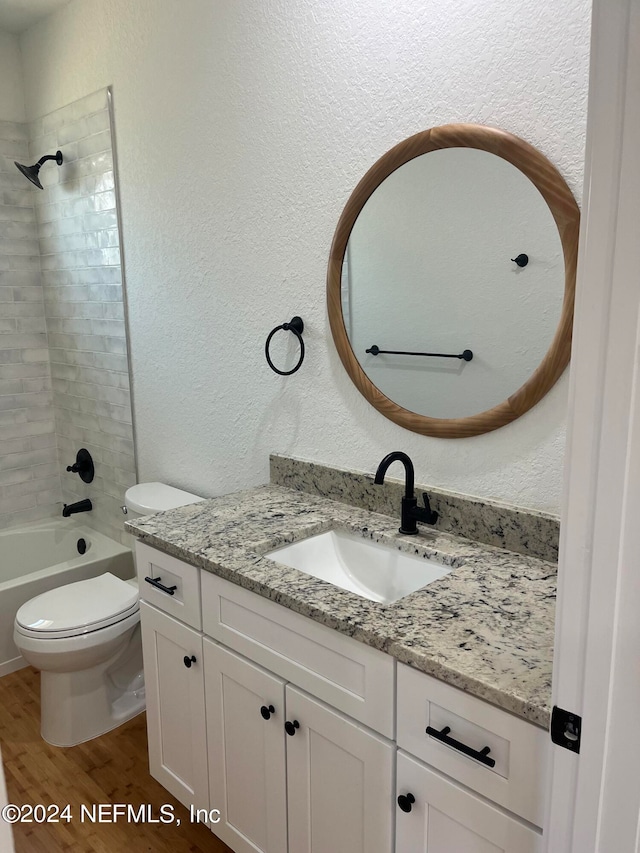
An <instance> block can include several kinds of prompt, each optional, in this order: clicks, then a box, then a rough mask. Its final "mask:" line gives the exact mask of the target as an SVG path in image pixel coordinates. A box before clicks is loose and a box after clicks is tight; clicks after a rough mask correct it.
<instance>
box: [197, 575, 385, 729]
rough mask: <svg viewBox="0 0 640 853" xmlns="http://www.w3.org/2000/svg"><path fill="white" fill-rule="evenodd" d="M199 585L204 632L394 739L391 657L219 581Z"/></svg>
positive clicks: (212, 577)
mask: <svg viewBox="0 0 640 853" xmlns="http://www.w3.org/2000/svg"><path fill="white" fill-rule="evenodd" d="M201 582H202V617H203V631H204V633H205V634H208V635H209V636H210V637H213V639H215V640H218V641H219V642H221V643H223V644H224V645H225V646H228V647H229V648H230V649H233V650H234V651H236V652H239V653H240V654H242V655H245V656H246V657H248V658H249V659H250V660H252V661H254V662H255V663H258V664H260V665H261V666H264V667H265V668H266V669H269V670H271V672H274V673H276V674H277V675H280V676H281V677H282V678H285V679H287V680H288V681H293V682H294V683H295V684H296V685H297V686H298V687H301V688H302V689H303V690H306V691H307V692H308V693H311V694H312V695H314V696H317V697H318V698H319V699H322V700H323V701H324V702H326V703H327V704H329V705H332V706H333V707H334V708H337V709H338V710H340V711H343V712H344V713H345V714H348V715H349V716H350V717H353V718H354V719H355V720H359V721H360V722H361V723H364V724H365V725H366V726H369V727H370V728H372V729H374V730H375V731H377V732H380V734H383V735H385V736H386V737H388V738H393V737H394V707H393V704H394V703H393V685H394V667H395V661H394V660H393V658H391V657H389V655H386V654H384V653H383V652H380V651H378V650H377V649H373V648H371V646H366V645H364V644H363V643H359V642H358V641H357V640H353V639H351V637H347V636H345V635H344V634H340V633H339V632H338V631H334V630H332V629H331V628H327V627H325V626H324V625H319V624H318V623H317V622H314V621H313V620H312V619H308V618H307V617H306V616H301V615H300V614H299V613H294V612H293V611H292V610H288V609H287V608H286V607H283V606H282V605H280V604H275V603H274V602H273V601H269V600H268V599H266V598H262V597H261V596H259V595H258V594H257V593H254V592H250V591H249V590H246V589H243V588H242V587H240V586H237V585H236V584H233V583H230V582H229V581H226V580H224V579H223V578H219V577H217V576H216V575H213V574H210V573H208V572H204V571H203V572H202V578H201Z"/></svg>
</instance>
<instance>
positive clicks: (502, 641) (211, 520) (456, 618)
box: [126, 485, 556, 727]
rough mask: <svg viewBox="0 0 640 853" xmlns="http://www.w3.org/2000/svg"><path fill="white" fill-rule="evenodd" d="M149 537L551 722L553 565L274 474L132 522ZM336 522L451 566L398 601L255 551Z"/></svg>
mask: <svg viewBox="0 0 640 853" xmlns="http://www.w3.org/2000/svg"><path fill="white" fill-rule="evenodd" d="M126 526H127V528H128V529H129V532H131V533H133V534H134V535H136V536H137V537H139V538H140V539H141V540H143V541H145V542H146V543H147V544H149V545H151V546H153V547H156V548H159V549H161V550H163V551H165V552H167V553H169V554H172V555H173V556H175V557H178V558H179V559H182V560H184V561H185V562H188V563H191V564H192V565H194V566H198V567H199V568H201V569H204V570H205V571H210V572H213V573H214V574H217V575H220V576H221V577H223V578H226V579H228V580H230V581H233V582H234V583H237V584H240V585H241V586H243V587H246V588H247V589H250V590H253V591H254V592H257V593H258V594H259V595H262V596H264V597H266V598H269V599H271V600H272V601H276V602H278V603H280V604H283V605H284V606H286V607H288V608H290V609H291V610H295V611H297V612H298V613H301V614H303V615H305V616H309V617H310V618H312V619H314V620H316V621H317V622H320V623H322V624H324V625H327V626H329V627H330V628H334V629H335V630H337V631H341V632H342V633H344V634H348V635H349V636H351V637H354V638H355V639H356V640H359V641H361V642H363V643H367V644H368V645H371V646H374V647H375V648H377V649H381V650H382V651H384V652H387V653H388V654H390V655H392V656H393V657H395V658H396V659H397V660H399V661H402V662H403V663H407V664H409V665H411V666H413V667H415V668H416V669H419V670H421V671H423V672H426V673H429V674H430V675H433V676H435V677H436V678H439V679H441V680H442V681H446V682H447V683H449V684H452V685H454V686H456V687H459V688H461V689H463V690H466V691H467V692H469V693H471V694H473V695H474V696H478V697H480V698H482V699H486V700H487V701H489V702H492V703H493V704H495V705H498V706H500V707H502V708H505V709H506V710H508V711H511V712H512V713H514V714H517V715H519V716H521V717H523V718H525V719H527V720H530V721H532V722H534V723H537V724H538V725H541V726H544V727H547V726H548V724H549V705H550V698H551V667H552V656H553V624H554V608H555V590H556V566H555V565H554V564H553V563H547V562H544V561H542V560H538V559H534V558H532V557H526V556H522V555H520V554H514V553H511V552H509V551H504V550H500V549H498V548H494V547H491V546H489V545H482V544H479V543H476V542H472V541H470V540H468V539H463V538H461V537H454V536H451V535H449V534H446V533H438V532H436V531H432V530H429V529H428V528H425V527H421V533H420V534H419V535H418V536H402V535H400V534H399V533H398V519H397V518H390V517H389V516H385V515H380V514H376V513H372V512H368V511H366V510H363V509H358V508H354V507H350V506H346V505H345V504H342V503H337V502H335V501H331V500H327V499H326V498H322V497H316V496H313V495H308V494H303V493H300V492H297V491H292V490H290V489H287V488H284V487H281V486H273V485H271V486H262V487H259V488H256V489H251V490H249V491H244V492H237V493H234V494H231V495H225V496H223V497H220V498H213V499H212V500H208V501H205V502H202V503H198V504H192V505H191V506H186V507H182V508H181V509H177V510H172V511H170V512H163V513H159V514H157V515H154V516H148V517H146V518H143V519H138V520H136V521H130V522H127V525H126ZM332 528H342V529H345V530H350V531H352V532H356V533H361V534H362V533H364V535H365V536H366V537H368V538H370V539H372V540H373V541H380V542H385V543H387V544H391V545H392V546H393V547H396V548H398V549H400V550H403V551H407V552H409V553H416V554H419V555H421V556H424V557H436V559H439V560H440V561H441V562H443V563H446V564H448V565H452V566H453V567H454V569H453V571H452V572H451V573H450V574H449V575H447V576H446V577H444V578H441V579H439V580H437V581H434V582H433V583H432V584H430V585H429V586H428V587H426V588H425V589H422V590H419V591H418V592H415V593H412V594H411V595H408V596H406V597H405V598H403V599H401V600H400V601H398V602H396V603H395V604H379V603H376V602H373V601H369V600H367V599H364V598H360V597H359V596H357V595H355V594H353V593H351V592H346V591H343V590H341V589H338V588H337V587H335V586H332V585H331V584H328V583H326V582H324V581H321V580H317V579H316V578H313V577H311V576H309V575H305V574H303V573H302V572H299V571H297V570H295V569H289V568H286V567H285V566H281V565H278V564H276V563H274V562H273V561H272V560H268V559H265V558H264V557H263V556H262V555H263V554H265V553H266V552H267V551H270V550H271V549H273V548H277V547H278V546H280V545H284V544H286V543H288V542H293V541H296V540H299V539H304V538H306V537H307V536H310V535H313V534H315V533H320V532H322V531H325V530H330V529H332Z"/></svg>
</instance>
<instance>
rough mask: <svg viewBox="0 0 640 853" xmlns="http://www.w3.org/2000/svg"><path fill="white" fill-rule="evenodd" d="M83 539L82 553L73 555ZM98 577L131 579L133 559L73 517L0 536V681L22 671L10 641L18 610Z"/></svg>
mask: <svg viewBox="0 0 640 853" xmlns="http://www.w3.org/2000/svg"><path fill="white" fill-rule="evenodd" d="M79 539H84V540H85V543H86V552H85V553H84V554H83V555H81V554H79V553H78V540H79ZM103 572H111V573H112V574H114V575H117V576H118V577H120V578H122V579H123V580H127V579H128V578H131V577H133V576H134V574H135V571H134V566H133V554H132V552H131V550H130V549H129V548H126V547H125V546H124V545H120V544H119V543H118V542H114V540H113V539H109V538H107V537H106V536H103V535H102V534H100V533H97V532H96V531H95V530H91V528H89V527H86V526H85V525H83V524H82V522H81V521H80V522H79V521H76V520H75V519H73V518H69V519H66V518H60V519H51V520H47V521H41V522H37V523H35V524H29V525H26V526H25V527H14V528H11V529H9V530H1V531H0V676H3V675H6V674H7V673H9V672H13V671H14V670H16V669H20V668H21V667H23V666H26V663H25V661H24V660H23V658H22V656H21V655H20V653H19V652H18V650H17V648H16V647H15V645H14V642H13V622H14V619H15V616H16V613H17V612H18V608H19V607H20V606H21V605H22V604H24V603H25V601H29V599H30V598H33V597H34V596H36V595H40V593H41V592H46V591H47V590H48V589H53V588H54V587H57V586H63V585H64V584H68V583H74V581H82V580H86V579H87V578H92V577H95V576H96V575H100V574H102V573H103Z"/></svg>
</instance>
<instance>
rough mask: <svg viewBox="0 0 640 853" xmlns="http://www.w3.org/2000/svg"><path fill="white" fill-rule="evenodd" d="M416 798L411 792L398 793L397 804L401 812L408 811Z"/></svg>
mask: <svg viewBox="0 0 640 853" xmlns="http://www.w3.org/2000/svg"><path fill="white" fill-rule="evenodd" d="M415 801H416V798H415V797H414V796H413V794H400V796H399V797H398V805H399V806H400V808H401V809H402V811H403V812H410V811H411V806H412V805H413V804H414V803H415Z"/></svg>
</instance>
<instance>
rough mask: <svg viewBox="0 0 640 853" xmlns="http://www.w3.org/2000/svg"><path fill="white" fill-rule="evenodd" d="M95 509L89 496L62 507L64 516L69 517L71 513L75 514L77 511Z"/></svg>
mask: <svg viewBox="0 0 640 853" xmlns="http://www.w3.org/2000/svg"><path fill="white" fill-rule="evenodd" d="M92 509H93V505H92V503H91V501H90V500H89V498H85V499H84V500H83V501H77V503H74V504H65V505H64V507H63V508H62V517H63V518H69V516H70V515H74V514H75V513H76V512H91V510H92Z"/></svg>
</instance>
